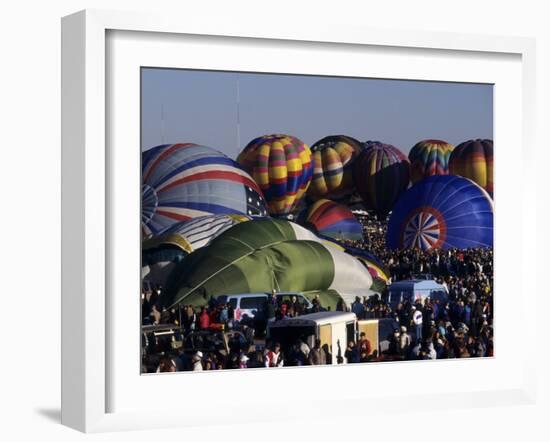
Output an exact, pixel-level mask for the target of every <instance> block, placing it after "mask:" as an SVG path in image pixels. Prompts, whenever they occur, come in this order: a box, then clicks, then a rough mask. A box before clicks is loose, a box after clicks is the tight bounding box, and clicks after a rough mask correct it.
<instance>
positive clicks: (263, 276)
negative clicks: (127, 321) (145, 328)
mask: <svg viewBox="0 0 550 442" xmlns="http://www.w3.org/2000/svg"><path fill="white" fill-rule="evenodd" d="M371 285H372V276H371V275H370V273H369V271H368V269H366V268H365V267H364V266H363V265H362V264H361V263H360V262H359V261H358V260H357V259H355V258H353V257H352V256H350V255H348V254H346V253H344V252H342V251H340V250H338V249H337V248H335V247H331V246H330V245H326V244H324V243H323V241H322V240H321V239H320V238H318V237H317V236H316V235H314V234H313V233H312V232H310V231H309V230H307V229H305V228H303V227H301V226H299V225H298V224H295V223H292V222H289V221H285V220H280V219H275V218H262V219H259V220H252V221H248V222H243V223H240V224H237V225H235V226H233V227H232V228H230V229H229V230H227V231H225V232H223V233H222V234H221V235H220V236H218V237H217V238H215V239H214V240H213V241H212V242H211V243H210V245H208V246H206V247H203V248H201V249H199V250H197V251H195V252H193V253H191V254H190V255H188V256H186V257H185V259H184V260H183V261H182V262H181V263H180V264H178V266H177V267H176V268H175V269H174V271H173V272H172V275H171V277H170V279H169V281H168V283H167V285H166V291H165V295H166V296H165V298H164V301H163V302H165V305H166V306H167V307H169V306H172V305H175V304H177V303H180V302H185V303H189V304H193V305H201V304H202V305H204V304H205V303H206V302H207V301H208V300H209V299H210V297H211V296H218V295H224V294H233V293H258V292H266V293H269V292H271V291H272V290H277V291H290V292H305V291H313V290H330V289H332V290H336V291H337V292H339V293H340V292H345V293H349V292H352V293H357V292H358V291H359V292H360V291H363V292H366V291H367V290H368V289H369V288H370V287H371Z"/></svg>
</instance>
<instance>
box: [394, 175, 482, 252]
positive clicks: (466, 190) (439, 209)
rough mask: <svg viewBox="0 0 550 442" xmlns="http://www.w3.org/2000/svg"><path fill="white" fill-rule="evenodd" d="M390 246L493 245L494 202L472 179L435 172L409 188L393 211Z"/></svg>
mask: <svg viewBox="0 0 550 442" xmlns="http://www.w3.org/2000/svg"><path fill="white" fill-rule="evenodd" d="M387 245H388V247H389V248H390V249H404V248H418V249H422V250H429V249H434V248H442V249H448V248H459V249H466V248H471V247H492V246H493V202H492V199H491V197H490V196H489V194H488V193H487V192H486V191H485V190H484V189H483V188H481V187H480V186H478V185H477V184H476V183H474V182H473V181H472V180H469V179H467V178H463V177H459V176H454V175H433V176H431V177H428V178H425V179H423V180H422V181H419V182H418V183H416V184H414V185H413V186H412V187H411V188H410V189H409V190H407V191H406V192H405V193H404V194H403V195H401V197H400V198H399V200H398V201H397V203H396V204H395V207H394V209H393V211H392V214H391V217H390V220H389V223H388V232H387Z"/></svg>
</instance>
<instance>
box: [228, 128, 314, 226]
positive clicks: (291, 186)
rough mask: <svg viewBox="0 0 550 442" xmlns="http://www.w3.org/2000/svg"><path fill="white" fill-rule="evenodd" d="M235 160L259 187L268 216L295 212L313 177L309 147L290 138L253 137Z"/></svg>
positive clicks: (277, 136) (283, 136) (276, 136)
mask: <svg viewBox="0 0 550 442" xmlns="http://www.w3.org/2000/svg"><path fill="white" fill-rule="evenodd" d="M237 161H238V162H239V163H240V164H241V165H242V166H243V167H244V169H245V170H246V171H247V172H248V173H250V174H251V175H252V176H253V177H254V179H255V180H256V182H257V183H258V184H259V186H260V188H261V189H262V191H263V194H264V196H265V199H266V201H267V204H268V207H269V213H270V214H272V215H288V214H290V213H292V212H293V211H295V209H296V208H297V206H298V204H299V202H300V200H301V199H302V197H303V195H304V194H305V192H306V191H307V189H308V187H309V184H310V182H311V177H312V175H313V163H312V162H311V151H310V150H309V147H308V146H307V145H306V144H304V143H303V142H302V141H300V140H299V139H298V138H295V137H292V136H290V135H264V136H261V137H258V138H255V139H254V140H252V141H251V142H250V143H248V145H247V146H246V147H245V148H244V149H243V151H242V152H241V153H240V154H239V156H238V158H237Z"/></svg>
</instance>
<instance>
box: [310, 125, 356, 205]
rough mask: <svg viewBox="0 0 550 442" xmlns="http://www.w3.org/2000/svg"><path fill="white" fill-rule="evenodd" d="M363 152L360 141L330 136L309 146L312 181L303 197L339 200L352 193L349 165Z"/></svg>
mask: <svg viewBox="0 0 550 442" xmlns="http://www.w3.org/2000/svg"><path fill="white" fill-rule="evenodd" d="M362 149H363V146H362V144H361V142H359V141H357V140H356V139H354V138H352V137H348V136H346V135H330V136H328V137H325V138H323V139H321V140H319V141H317V142H316V143H315V144H314V145H313V146H312V147H311V152H312V159H313V178H312V180H311V185H310V186H309V189H308V192H307V195H308V197H310V198H311V199H313V200H317V199H319V198H329V199H334V200H343V199H345V198H347V197H349V196H350V195H351V194H352V193H353V191H354V186H353V162H354V161H355V159H356V158H357V157H358V156H359V153H360V152H361V150H362Z"/></svg>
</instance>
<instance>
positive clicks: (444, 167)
mask: <svg viewBox="0 0 550 442" xmlns="http://www.w3.org/2000/svg"><path fill="white" fill-rule="evenodd" d="M453 149H454V146H453V145H452V144H449V143H447V142H446V141H441V140H423V141H419V142H418V143H416V144H415V145H414V146H413V148H412V149H411V151H410V152H409V161H410V162H411V181H412V182H413V183H416V182H417V181H420V180H421V179H422V178H426V177H429V176H432V175H448V174H449V157H450V156H451V152H452V151H453Z"/></svg>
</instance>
